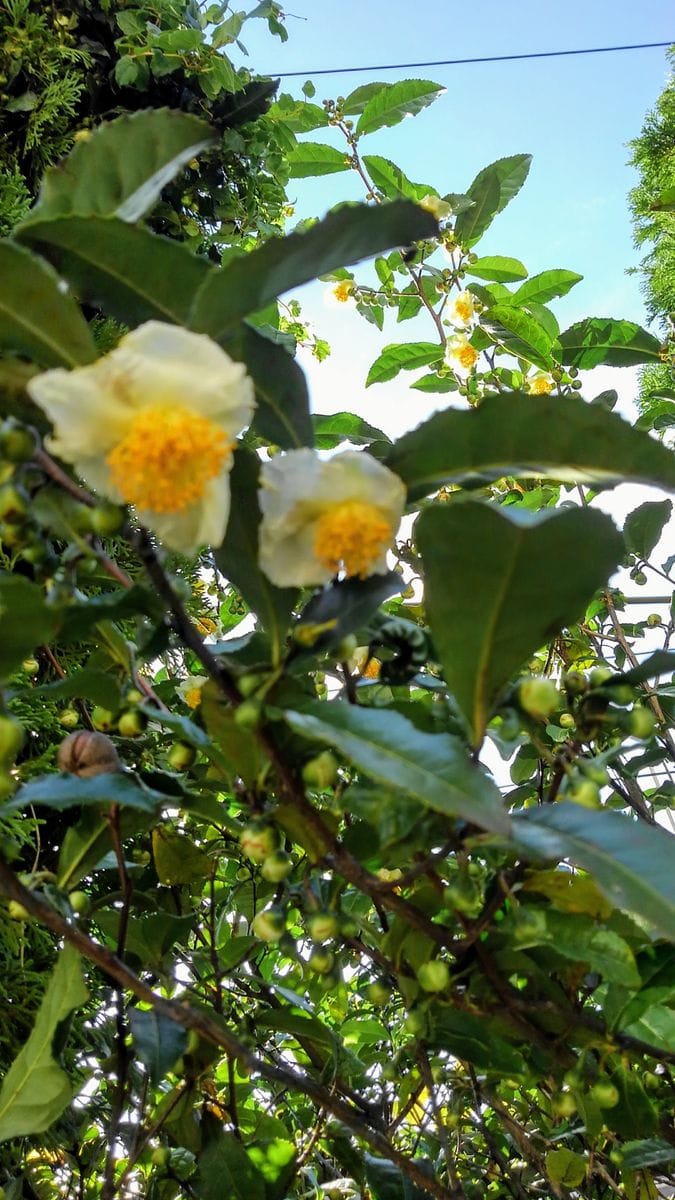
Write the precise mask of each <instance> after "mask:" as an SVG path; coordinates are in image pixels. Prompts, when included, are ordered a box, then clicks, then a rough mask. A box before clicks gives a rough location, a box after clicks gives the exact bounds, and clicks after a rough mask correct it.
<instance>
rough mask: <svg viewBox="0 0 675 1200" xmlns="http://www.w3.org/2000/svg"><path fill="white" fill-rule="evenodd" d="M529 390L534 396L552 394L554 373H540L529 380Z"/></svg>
mask: <svg viewBox="0 0 675 1200" xmlns="http://www.w3.org/2000/svg"><path fill="white" fill-rule="evenodd" d="M527 386H528V391H529V392H530V394H531V395H532V396H550V394H551V392H552V391H553V388H554V387H555V381H554V379H553V376H552V375H546V374H539V375H535V376H534V377H533V378H532V379H530V380H528V385H527Z"/></svg>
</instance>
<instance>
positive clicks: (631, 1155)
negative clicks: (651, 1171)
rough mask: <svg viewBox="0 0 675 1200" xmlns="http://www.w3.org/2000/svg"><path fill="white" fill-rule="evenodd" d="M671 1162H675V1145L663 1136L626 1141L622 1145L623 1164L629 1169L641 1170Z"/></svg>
mask: <svg viewBox="0 0 675 1200" xmlns="http://www.w3.org/2000/svg"><path fill="white" fill-rule="evenodd" d="M669 1162H675V1146H672V1145H671V1144H670V1142H666V1141H664V1140H663V1138H647V1139H645V1140H642V1141H632V1142H625V1143H624V1145H623V1146H622V1147H621V1165H622V1167H625V1168H626V1169H627V1170H629V1171H640V1170H642V1169H643V1168H645V1167H657V1166H660V1165H661V1164H662V1163H669Z"/></svg>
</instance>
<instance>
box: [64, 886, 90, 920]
mask: <svg viewBox="0 0 675 1200" xmlns="http://www.w3.org/2000/svg"><path fill="white" fill-rule="evenodd" d="M68 901H69V903H70V907H71V908H72V910H73V912H74V913H76V915H77V916H78V917H86V915H87V913H88V912H89V910H90V908H91V900H90V899H89V897H88V895H87V893H86V892H81V891H76V892H70V893H69V895H68Z"/></svg>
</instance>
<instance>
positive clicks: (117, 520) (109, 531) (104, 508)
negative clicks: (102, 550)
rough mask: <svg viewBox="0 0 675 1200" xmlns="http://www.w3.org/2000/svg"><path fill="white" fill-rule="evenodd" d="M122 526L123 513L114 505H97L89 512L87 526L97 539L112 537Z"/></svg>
mask: <svg viewBox="0 0 675 1200" xmlns="http://www.w3.org/2000/svg"><path fill="white" fill-rule="evenodd" d="M123 524H124V513H123V512H122V509H121V508H117V506H116V505H114V504H97V505H96V507H95V508H92V509H90V511H89V525H90V527H91V529H92V531H93V532H94V533H96V534H98V536H99V537H112V535H113V534H114V533H119V531H120V529H121V528H122V525H123Z"/></svg>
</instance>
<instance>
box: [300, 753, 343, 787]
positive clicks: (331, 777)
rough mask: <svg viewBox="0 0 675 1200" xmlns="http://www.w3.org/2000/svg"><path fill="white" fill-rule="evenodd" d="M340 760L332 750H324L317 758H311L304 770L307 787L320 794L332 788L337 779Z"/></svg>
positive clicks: (303, 776) (303, 774)
mask: <svg viewBox="0 0 675 1200" xmlns="http://www.w3.org/2000/svg"><path fill="white" fill-rule="evenodd" d="M338 765H339V764H338V760H337V759H336V757H335V755H334V754H333V752H332V750H323V751H322V752H321V754H317V755H316V757H315V758H310V760H309V762H306V763H305V765H304V767H303V768H302V778H303V781H304V782H305V783H306V784H307V787H310V788H314V789H315V790H316V791H318V792H323V791H325V789H326V788H329V787H332V786H333V784H334V783H335V780H336V778H337V772H338Z"/></svg>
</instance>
